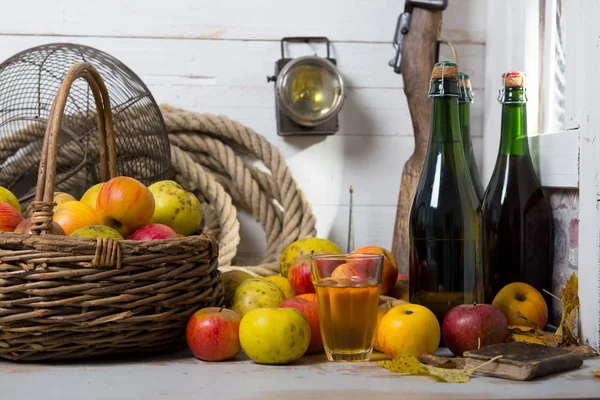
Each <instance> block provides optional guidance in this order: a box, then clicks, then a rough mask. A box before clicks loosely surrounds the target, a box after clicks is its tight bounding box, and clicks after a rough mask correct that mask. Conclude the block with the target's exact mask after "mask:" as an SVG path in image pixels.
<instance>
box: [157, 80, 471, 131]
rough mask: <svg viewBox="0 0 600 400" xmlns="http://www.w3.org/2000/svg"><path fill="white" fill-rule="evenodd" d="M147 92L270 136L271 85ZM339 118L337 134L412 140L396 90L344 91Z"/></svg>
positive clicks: (399, 92)
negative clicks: (222, 116) (343, 101)
mask: <svg viewBox="0 0 600 400" xmlns="http://www.w3.org/2000/svg"><path fill="white" fill-rule="evenodd" d="M149 89H150V90H151V91H152V93H153V95H154V97H155V99H156V101H157V102H158V103H159V104H162V103H166V104H170V105H173V106H176V107H180V108H184V109H187V110H192V111H197V112H204V113H213V114H224V115H226V116H228V117H229V118H231V119H235V120H237V121H239V122H241V123H243V124H245V125H247V126H250V127H252V128H253V129H255V130H256V131H257V132H259V133H261V134H264V135H266V136H272V135H275V134H276V125H275V97H274V93H273V86H272V84H266V83H265V85H264V86H203V85H179V84H177V85H174V84H151V85H149ZM478 93H482V91H478ZM339 118H340V119H339V120H340V129H339V131H338V133H337V134H339V135H355V136H356V135H369V136H410V137H412V136H413V130H412V122H411V119H410V113H409V110H408V104H407V102H406V96H405V95H404V91H403V90H402V89H400V88H394V89H384V88H350V90H348V95H347V99H346V102H345V103H344V107H343V108H342V110H341V112H340V116H339ZM471 131H472V135H473V136H476V137H480V136H481V135H482V131H483V102H482V101H476V102H475V103H474V104H473V106H472V108H471Z"/></svg>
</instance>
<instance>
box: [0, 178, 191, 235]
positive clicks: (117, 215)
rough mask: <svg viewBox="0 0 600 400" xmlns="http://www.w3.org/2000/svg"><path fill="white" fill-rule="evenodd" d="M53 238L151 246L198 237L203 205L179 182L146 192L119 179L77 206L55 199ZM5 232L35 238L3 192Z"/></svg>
mask: <svg viewBox="0 0 600 400" xmlns="http://www.w3.org/2000/svg"><path fill="white" fill-rule="evenodd" d="M54 203H55V206H54V210H53V211H54V216H53V224H52V227H51V228H50V230H49V233H50V234H53V235H67V236H73V237H88V238H98V237H100V238H112V239H117V240H123V239H125V238H126V239H131V240H141V241H151V240H160V239H172V238H178V237H184V236H189V235H193V234H195V233H197V231H198V229H199V227H200V223H201V221H202V210H201V209H200V202H199V201H198V199H197V198H196V196H195V195H194V194H193V193H190V192H187V191H186V190H185V189H184V188H183V187H182V186H181V185H179V184H178V183H176V182H174V181H170V180H164V181H159V182H155V183H153V184H152V185H150V186H148V187H146V186H145V185H144V184H142V183H141V182H139V181H138V180H136V179H133V178H130V177H125V176H119V177H116V178H113V179H111V180H109V181H108V182H106V183H99V184H96V185H94V186H92V187H91V188H89V189H88V190H87V191H86V192H85V193H84V194H83V196H82V197H81V198H80V199H79V200H77V199H76V198H75V197H73V196H72V195H70V194H68V193H64V192H56V193H55V194H54ZM0 231H4V232H16V233H30V232H31V218H23V216H22V215H21V206H20V204H19V202H18V200H17V198H16V197H15V195H14V194H13V193H11V192H10V191H9V190H8V189H6V188H3V187H0Z"/></svg>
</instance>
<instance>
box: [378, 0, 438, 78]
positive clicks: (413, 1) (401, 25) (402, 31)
mask: <svg viewBox="0 0 600 400" xmlns="http://www.w3.org/2000/svg"><path fill="white" fill-rule="evenodd" d="M415 7H418V8H424V9H427V10H433V11H442V10H445V9H446V7H448V0H406V3H404V12H403V13H402V14H400V16H399V17H398V22H397V24H396V31H395V32H394V39H393V41H392V45H393V46H394V48H395V49H396V55H395V56H394V58H392V59H391V60H390V62H389V65H390V67H392V68H394V72H395V73H397V74H401V73H402V70H401V67H400V64H401V61H402V42H403V40H404V35H406V34H407V33H408V31H409V28H410V19H411V15H412V11H413V9H414V8H415Z"/></svg>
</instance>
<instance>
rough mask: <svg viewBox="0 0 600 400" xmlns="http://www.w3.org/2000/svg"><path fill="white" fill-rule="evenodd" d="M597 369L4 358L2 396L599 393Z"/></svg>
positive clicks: (287, 398)
mask: <svg viewBox="0 0 600 400" xmlns="http://www.w3.org/2000/svg"><path fill="white" fill-rule="evenodd" d="M598 368H600V359H594V360H587V361H585V362H584V364H583V366H582V367H581V368H579V369H577V370H574V371H571V372H567V373H563V374H559V375H555V376H552V377H547V378H541V379H538V380H535V381H531V382H514V381H508V380H502V379H492V378H485V377H474V378H472V379H471V381H470V382H469V383H463V384H449V383H440V382H437V381H435V380H434V379H433V378H431V377H420V376H400V375H396V374H392V373H391V372H388V371H387V370H385V369H383V368H381V367H380V366H379V365H377V364H376V363H375V362H368V363H333V362H328V361H327V360H326V359H325V357H324V356H314V357H304V358H303V359H302V360H301V361H299V362H298V363H296V364H293V365H288V366H266V365H258V364H255V363H253V362H252V361H250V360H248V359H247V358H246V357H245V356H244V355H243V354H240V355H239V356H238V357H237V358H236V359H235V360H233V361H229V362H221V363H205V362H202V361H199V360H197V359H196V358H194V357H193V356H192V355H191V353H189V352H187V351H183V352H179V353H176V354H172V355H162V356H154V357H152V358H149V357H145V358H142V359H140V358H138V359H135V360H134V359H127V360H120V361H118V362H117V361H80V362H77V363H68V364H67V363H62V364H58V363H45V364H39V363H37V364H31V363H14V362H9V361H0V399H2V400H29V399H35V400H40V399H43V400H50V399H60V400H70V399H76V400H84V399H85V400H99V399H102V400H107V399H143V400H151V399H161V400H176V399H177V400H178V399H203V400H212V399H215V400H226V399H273V400H300V399H301V400H307V399H312V398H319V399H335V400H337V399H340V400H353V399H367V398H374V399H377V400H388V399H389V400H407V399H416V398H419V399H423V398H435V399H441V398H443V399H444V400H449V399H474V398H477V399H479V398H493V399H508V398H511V399H515V398H519V399H526V398H527V399H532V398H594V397H596V398H598V397H600V379H598V378H596V377H594V376H593V375H592V373H591V371H592V369H594V370H596V369H598Z"/></svg>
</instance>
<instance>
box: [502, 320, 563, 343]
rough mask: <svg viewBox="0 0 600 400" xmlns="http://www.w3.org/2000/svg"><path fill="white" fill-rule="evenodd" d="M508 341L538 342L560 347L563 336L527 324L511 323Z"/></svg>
mask: <svg viewBox="0 0 600 400" xmlns="http://www.w3.org/2000/svg"><path fill="white" fill-rule="evenodd" d="M508 333H509V334H508V338H507V339H506V341H507V342H526V343H537V344H542V345H545V346H551V347H558V345H559V344H560V342H561V341H562V338H560V337H558V336H556V335H555V334H554V333H551V332H546V331H543V330H541V329H539V328H534V327H531V326H525V325H509V326H508Z"/></svg>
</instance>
